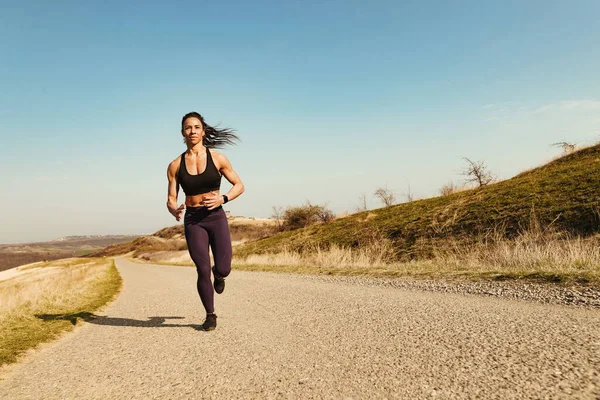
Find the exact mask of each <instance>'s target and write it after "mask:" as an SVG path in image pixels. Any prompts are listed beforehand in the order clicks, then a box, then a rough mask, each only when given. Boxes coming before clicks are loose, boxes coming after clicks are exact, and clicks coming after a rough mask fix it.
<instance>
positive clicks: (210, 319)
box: [202, 314, 217, 331]
mask: <svg viewBox="0 0 600 400" xmlns="http://www.w3.org/2000/svg"><path fill="white" fill-rule="evenodd" d="M216 327H217V315H216V314H206V319H205V320H204V323H203V324H202V330H203V331H212V330H214V329H215V328H216Z"/></svg>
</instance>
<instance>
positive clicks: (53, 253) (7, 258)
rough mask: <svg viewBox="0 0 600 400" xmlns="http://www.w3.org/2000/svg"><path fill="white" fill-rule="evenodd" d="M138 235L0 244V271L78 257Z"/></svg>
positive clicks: (74, 237) (70, 237)
mask: <svg viewBox="0 0 600 400" xmlns="http://www.w3.org/2000/svg"><path fill="white" fill-rule="evenodd" d="M137 237H138V236H137V235H94V236H68V237H64V238H60V239H55V240H51V241H48V242H34V243H20V244H0V271H4V270H6V269H9V268H13V267H18V266H19V265H23V264H29V263H33V262H37V261H44V260H47V261H50V260H57V259H59V258H69V257H78V256H82V255H85V254H89V253H92V252H95V251H98V250H100V249H102V248H104V247H106V246H109V245H112V244H114V243H121V242H128V241H131V240H132V239H135V238H137Z"/></svg>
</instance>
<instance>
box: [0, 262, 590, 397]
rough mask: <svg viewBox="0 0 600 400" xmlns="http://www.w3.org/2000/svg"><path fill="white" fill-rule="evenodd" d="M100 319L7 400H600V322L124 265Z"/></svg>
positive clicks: (42, 356) (7, 393) (572, 314)
mask: <svg viewBox="0 0 600 400" xmlns="http://www.w3.org/2000/svg"><path fill="white" fill-rule="evenodd" d="M117 266H118V268H119V271H120V272H121V274H122V276H123V278H124V289H123V291H122V293H121V294H120V296H119V297H118V299H117V300H116V301H114V302H113V303H112V304H110V305H109V306H108V307H107V308H106V309H105V310H103V311H102V312H99V313H98V315H99V317H98V318H97V319H95V320H93V321H91V322H89V323H84V324H83V326H81V327H78V328H77V329H75V331H74V332H72V333H69V334H66V335H65V336H63V337H62V338H61V339H59V340H58V341H56V342H54V343H52V344H50V345H45V346H42V349H40V350H38V351H35V352H33V353H32V354H30V355H28V356H27V357H25V359H24V360H23V362H21V363H19V364H17V365H15V366H14V367H12V368H11V369H10V370H9V371H8V372H7V371H5V372H4V373H3V380H2V381H0V399H75V398H77V399H81V398H84V399H106V398H110V399H113V398H114V399H118V398H127V399H187V398H189V399H198V398H221V399H231V398H242V399H243V398H260V399H262V398H292V399H307V398H334V399H365V398H404V399H415V398H418V399H420V398H440V399H452V398H461V399H462V398H465V399H467V398H471V399H482V398H484V399H511V398H516V399H520V398H522V399H546V398H549V399H561V398H564V399H598V398H600V310H598V309H591V308H590V309H585V308H575V307H567V306H559V305H544V304H537V303H534V302H526V301H517V300H506V299H498V298H493V297H481V296H475V295H459V294H448V293H435V292H428V291H418V290H407V289H398V288H393V287H380V286H376V285H369V284H359V283H356V282H349V283H344V282H329V281H327V279H315V278H314V277H304V276H299V275H287V274H269V273H255V272H241V271H235V270H234V271H233V272H232V274H231V276H230V277H229V278H227V286H226V289H225V292H224V293H223V294H222V295H215V296H216V297H215V300H216V303H215V304H216V312H217V314H218V326H217V329H216V330H214V331H212V332H203V331H201V330H199V329H198V328H199V325H200V324H201V323H202V322H203V320H204V311H203V309H202V306H201V303H200V299H199V298H198V295H197V293H196V289H195V270H194V269H193V268H189V267H169V266H157V265H143V264H134V263H131V262H129V261H126V260H123V259H118V260H117Z"/></svg>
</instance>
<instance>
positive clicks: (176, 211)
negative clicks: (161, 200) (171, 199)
mask: <svg viewBox="0 0 600 400" xmlns="http://www.w3.org/2000/svg"><path fill="white" fill-rule="evenodd" d="M183 210H185V204H182V205H180V206H179V207H178V208H173V207H169V212H170V213H171V214H172V215H173V216H174V217H175V219H176V220H177V221H179V220H180V219H181V213H183Z"/></svg>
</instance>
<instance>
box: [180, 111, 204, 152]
mask: <svg viewBox="0 0 600 400" xmlns="http://www.w3.org/2000/svg"><path fill="white" fill-rule="evenodd" d="M181 134H182V135H183V137H184V138H185V141H186V143H188V144H190V145H192V146H194V145H196V144H198V143H200V142H201V141H202V138H203V137H204V128H203V127H202V122H200V120H199V119H198V118H194V117H190V118H187V119H186V120H185V122H184V123H183V130H182V131H181Z"/></svg>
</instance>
